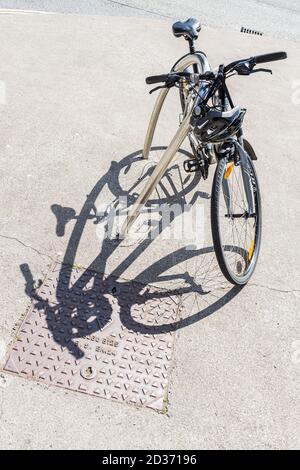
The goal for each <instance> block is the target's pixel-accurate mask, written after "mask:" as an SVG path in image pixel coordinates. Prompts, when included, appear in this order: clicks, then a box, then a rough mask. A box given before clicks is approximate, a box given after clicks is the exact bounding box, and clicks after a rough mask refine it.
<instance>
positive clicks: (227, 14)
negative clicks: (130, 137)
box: [0, 0, 300, 41]
mask: <svg viewBox="0 0 300 470" xmlns="http://www.w3.org/2000/svg"><path fill="white" fill-rule="evenodd" d="M0 8H3V9H20V10H37V11H44V12H57V13H75V14H84V15H86V14H89V15H109V16H129V17H147V18H161V19H164V18H169V19H170V20H184V19H186V18H189V17H191V16H194V17H196V18H199V19H200V20H201V22H202V24H204V25H205V26H210V27H212V28H220V29H221V30H223V32H225V33H227V31H233V32H239V31H240V29H241V26H244V27H246V28H250V29H254V30H258V31H261V32H263V33H264V34H266V35H267V36H270V37H273V38H275V39H276V38H282V39H291V40H293V41H299V40H300V35H299V15H300V5H299V2H298V0H267V1H266V0H243V6H242V7H241V2H240V1H239V0H214V1H213V2H211V1H209V0H201V2H197V1H194V0H185V1H184V2H180V1H176V0H175V1H174V0H172V1H168V0H163V1H162V0H121V1H117V0H90V1H88V2H87V1H86V0H76V2H74V1H72V0H43V1H42V2H41V1H40V0H29V1H28V0H0Z"/></svg>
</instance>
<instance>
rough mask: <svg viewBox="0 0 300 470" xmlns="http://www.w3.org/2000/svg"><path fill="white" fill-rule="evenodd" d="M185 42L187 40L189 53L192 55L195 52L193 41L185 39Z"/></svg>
mask: <svg viewBox="0 0 300 470" xmlns="http://www.w3.org/2000/svg"><path fill="white" fill-rule="evenodd" d="M187 40H188V42H189V46H190V53H191V54H194V52H195V46H194V41H193V39H190V38H187Z"/></svg>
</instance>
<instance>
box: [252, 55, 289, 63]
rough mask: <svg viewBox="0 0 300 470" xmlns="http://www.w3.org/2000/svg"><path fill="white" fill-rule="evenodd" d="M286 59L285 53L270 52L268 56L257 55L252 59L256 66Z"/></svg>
mask: <svg viewBox="0 0 300 470" xmlns="http://www.w3.org/2000/svg"><path fill="white" fill-rule="evenodd" d="M286 58H287V53H286V52H271V53H270V54H263V55H257V56H255V57H253V59H254V60H255V62H256V64H263V63H265V62H274V61H275V60H283V59H286Z"/></svg>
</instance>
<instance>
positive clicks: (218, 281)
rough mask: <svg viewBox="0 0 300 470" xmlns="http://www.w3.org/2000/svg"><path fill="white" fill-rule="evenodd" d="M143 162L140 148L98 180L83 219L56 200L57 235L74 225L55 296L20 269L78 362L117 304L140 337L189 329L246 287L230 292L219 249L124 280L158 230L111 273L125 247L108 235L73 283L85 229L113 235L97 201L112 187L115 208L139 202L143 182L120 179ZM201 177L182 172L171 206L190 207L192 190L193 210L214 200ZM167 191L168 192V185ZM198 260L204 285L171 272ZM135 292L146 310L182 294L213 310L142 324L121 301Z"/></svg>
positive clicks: (175, 255)
mask: <svg viewBox="0 0 300 470" xmlns="http://www.w3.org/2000/svg"><path fill="white" fill-rule="evenodd" d="M164 148H165V147H155V148H152V150H159V151H160V150H164ZM179 152H180V154H182V156H190V154H189V153H188V152H186V151H184V150H180V151H179ZM141 160H142V156H141V151H136V152H134V153H132V154H130V155H128V156H126V157H124V158H123V159H122V160H121V161H119V162H115V161H114V162H112V163H111V166H110V168H109V170H108V172H107V173H106V174H105V175H104V176H102V177H101V178H100V179H99V181H98V182H97V183H96V184H95V186H94V187H93V188H92V190H91V191H90V193H89V194H88V195H87V198H86V200H85V202H84V204H83V206H82V208H81V210H80V212H79V213H78V214H76V211H75V210H74V209H73V208H71V207H62V206H60V205H59V204H57V203H54V204H53V205H52V206H51V210H52V212H53V214H54V216H55V218H56V235H57V236H58V237H63V236H65V228H66V226H67V224H68V223H69V222H70V221H74V222H75V224H74V228H73V230H72V233H71V235H70V238H69V241H68V244H67V248H66V250H65V254H64V259H63V262H62V263H61V264H59V268H58V273H57V284H56V290H55V295H54V298H52V299H49V298H47V297H45V296H44V295H43V294H42V289H41V288H39V285H38V284H36V283H35V281H34V279H33V276H32V274H31V270H30V267H29V266H28V265H27V264H26V263H24V264H22V265H21V266H20V269H21V272H22V274H23V276H24V278H25V292H26V294H27V295H28V296H30V297H31V299H32V301H33V303H34V307H35V308H36V309H38V310H39V311H41V312H43V314H44V315H45V316H46V320H47V326H48V328H49V330H50V331H51V332H52V334H53V338H54V340H55V341H56V342H57V343H58V344H59V345H60V346H62V347H66V348H67V349H68V350H69V352H70V353H71V354H72V355H74V356H75V358H81V357H83V356H84V355H85V353H84V350H82V349H81V347H80V346H79V344H78V340H79V338H83V337H85V336H87V335H91V334H93V333H95V332H97V331H99V330H102V329H103V328H104V327H105V326H106V325H107V324H108V323H109V322H110V321H111V316H112V312H113V304H114V303H116V302H117V303H118V305H119V307H120V311H119V315H120V320H121V322H122V324H123V325H124V326H125V327H126V328H128V329H130V330H132V331H135V332H139V333H144V334H153V335H159V334H163V333H166V332H171V331H176V330H178V329H181V328H184V327H186V326H188V325H191V324H193V323H195V322H198V321H200V320H202V319H203V318H205V317H207V316H208V315H211V314H213V313H214V312H216V311H217V310H219V309H220V308H221V307H222V306H224V305H225V304H226V303H228V302H229V301H230V300H232V299H233V298H234V297H235V296H236V295H237V294H238V293H239V291H240V290H241V288H238V287H231V288H227V289H226V290H224V288H223V284H224V281H223V279H222V278H221V276H220V272H219V270H218V269H217V268H216V261H215V256H214V249H213V248H212V247H205V248H201V249H186V247H183V248H180V249H178V250H175V251H173V252H172V253H169V254H167V255H166V256H164V257H163V258H162V259H160V260H159V261H157V262H154V263H152V264H151V265H150V266H148V267H147V268H146V269H144V270H142V271H141V272H140V273H139V274H138V275H137V276H136V277H135V278H134V279H132V280H130V281H127V280H124V279H122V275H123V273H125V271H126V269H127V268H128V267H129V266H131V264H132V263H133V262H136V261H137V260H138V258H139V257H140V256H141V255H143V253H144V252H145V251H146V250H147V249H149V247H150V246H151V244H152V243H153V241H154V239H155V236H153V229H150V232H149V235H150V236H147V237H146V238H145V239H143V240H141V241H140V242H139V243H138V244H136V246H134V248H133V250H132V251H131V252H130V253H129V254H127V255H126V256H125V257H124V259H122V260H121V261H120V262H119V263H118V265H117V267H116V268H114V269H113V271H112V272H111V273H109V274H108V275H106V274H104V273H105V271H106V266H107V261H108V260H109V258H110V257H111V256H112V255H113V253H115V252H116V250H118V248H119V247H120V245H121V244H122V240H118V239H110V238H108V237H106V238H104V239H103V242H102V246H101V250H100V252H99V254H98V255H97V256H96V258H95V259H94V260H93V261H92V262H91V263H90V265H89V266H88V267H87V268H86V269H84V270H80V271H79V272H78V275H77V277H76V278H74V269H76V268H74V264H75V259H76V255H77V252H78V247H79V244H80V240H81V237H82V234H83V233H84V230H85V227H86V224H87V223H90V222H92V223H95V224H104V226H105V228H106V230H108V227H107V225H108V223H107V220H108V212H109V211H106V212H105V211H104V212H102V213H101V214H99V212H98V211H97V208H96V203H97V199H98V198H99V196H101V194H102V192H103V191H104V189H105V188H106V189H109V191H110V193H111V194H112V195H113V197H114V198H115V199H114V200H113V203H112V205H114V206H115V205H116V204H117V203H118V200H119V199H120V198H121V197H122V196H126V197H128V196H129V199H128V198H127V203H128V205H129V206H130V205H131V204H133V203H134V201H135V200H136V194H135V193H134V190H135V187H136V181H134V182H133V184H132V185H130V187H129V189H128V188H126V189H125V188H124V187H123V186H122V184H121V182H120V180H121V178H120V175H121V173H123V174H125V175H126V174H128V172H129V171H130V168H132V166H133V165H134V164H135V163H136V162H138V161H141ZM175 170H176V171H177V170H178V168H175ZM150 172H151V170H150ZM147 174H148V175H149V172H148V173H147V172H144V173H143V174H142V175H141V176H140V178H139V181H138V182H140V181H142V180H143V179H144V178H145V175H146V176H147ZM165 178H167V180H169V183H172V178H171V176H170V175H169V174H168V172H167V173H166V175H165ZM199 180H200V177H199V175H198V173H194V174H193V175H192V176H190V177H189V178H187V177H186V175H181V178H180V181H181V183H182V187H181V188H179V189H178V188H177V189H176V188H173V189H174V191H173V194H170V193H169V192H168V191H164V198H165V202H166V203H168V204H174V203H180V204H184V202H185V201H186V197H187V196H188V195H189V194H190V193H193V195H192V198H191V201H190V204H192V205H193V204H195V202H196V200H197V199H198V198H204V199H207V198H208V197H209V196H208V194H207V193H205V192H201V191H198V190H197V187H198V186H199ZM162 189H164V186H163V185H162ZM155 197H156V196H155V195H154V196H153V198H152V200H151V201H150V203H153V201H154V202H156V203H157V202H158V199H157V198H156V199H155ZM159 200H161V199H159ZM174 217H176V215H174ZM196 258H197V259H198V260H201V262H200V266H201V268H200V269H201V270H202V277H201V276H200V277H201V279H203V282H201V283H199V282H197V279H195V277H192V276H191V275H190V274H189V271H188V270H185V269H182V271H181V270H179V271H180V273H179V274H178V272H176V273H174V272H173V273H172V270H173V271H174V267H176V266H177V267H178V266H182V267H184V266H186V265H187V264H188V263H189V262H191V261H193V260H195V259H196ZM198 264H199V263H198ZM145 283H146V284H149V285H156V286H159V285H160V284H161V283H163V285H166V283H167V285H168V287H167V288H162V289H155V290H151V289H145ZM129 291H130V298H131V299H134V304H135V305H143V304H145V303H146V302H148V301H151V300H157V299H160V298H165V297H166V296H169V297H170V296H176V298H180V299H183V300H184V301H186V299H188V298H190V297H191V296H195V298H201V299H206V301H205V302H206V305H205V306H204V307H203V306H202V305H201V306H198V305H197V304H196V307H197V308H196V309H194V310H195V312H194V313H192V314H188V315H187V316H184V315H183V314H180V312H178V316H177V318H176V320H175V321H171V322H170V321H168V322H166V323H160V324H151V325H149V324H144V323H141V322H140V321H137V320H136V319H135V318H134V317H133V315H132V309H131V307H132V305H131V303H130V302H129V301H128V300H127V301H126V302H124V297H122V299H121V293H122V296H124V292H125V293H126V292H129ZM224 291H225V293H224ZM119 294H120V295H119ZM112 299H113V301H112ZM207 299H208V300H207ZM205 302H204V303H205ZM62 329H63V330H64V333H63V334H62V333H61V331H62ZM66 331H67V334H66Z"/></svg>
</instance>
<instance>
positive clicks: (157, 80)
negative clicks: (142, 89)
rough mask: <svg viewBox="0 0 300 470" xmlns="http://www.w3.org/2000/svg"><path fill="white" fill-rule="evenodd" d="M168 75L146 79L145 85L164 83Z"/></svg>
mask: <svg viewBox="0 0 300 470" xmlns="http://www.w3.org/2000/svg"><path fill="white" fill-rule="evenodd" d="M168 77H169V75H168V74H165V75H152V76H151V77H147V78H146V83H147V85H152V84H153V83H160V82H166V81H167V80H168Z"/></svg>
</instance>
